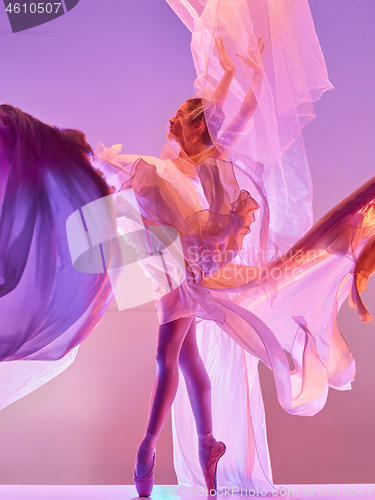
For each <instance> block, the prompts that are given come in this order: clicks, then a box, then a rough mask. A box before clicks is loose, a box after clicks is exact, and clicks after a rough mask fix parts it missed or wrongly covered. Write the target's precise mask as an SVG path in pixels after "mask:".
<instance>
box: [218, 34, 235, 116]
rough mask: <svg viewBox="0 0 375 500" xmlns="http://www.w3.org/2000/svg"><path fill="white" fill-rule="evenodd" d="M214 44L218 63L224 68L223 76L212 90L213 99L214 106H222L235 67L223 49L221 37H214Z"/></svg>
mask: <svg viewBox="0 0 375 500" xmlns="http://www.w3.org/2000/svg"><path fill="white" fill-rule="evenodd" d="M215 45H216V48H217V51H218V52H219V63H220V66H221V67H222V68H223V70H224V76H223V77H222V79H221V80H220V83H219V85H218V86H217V88H216V90H215V92H214V95H213V100H214V103H215V105H216V106H218V107H222V106H223V104H224V101H225V99H226V97H227V94H228V90H229V87H230V84H231V83H232V80H233V77H234V73H235V72H236V67H235V65H234V64H233V62H232V61H231V59H230V58H229V56H228V54H227V52H226V50H225V46H224V42H223V39H222V38H219V39H217V38H215Z"/></svg>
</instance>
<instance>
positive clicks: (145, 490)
mask: <svg viewBox="0 0 375 500" xmlns="http://www.w3.org/2000/svg"><path fill="white" fill-rule="evenodd" d="M155 458H156V451H154V456H153V458H152V467H151V469H150V471H149V472H148V473H147V474H146V475H145V476H143V477H138V476H137V474H136V470H135V469H134V473H133V482H134V484H135V487H136V489H137V493H138V496H140V497H149V496H150V495H151V493H152V488H153V486H154V469H155V465H156V461H155Z"/></svg>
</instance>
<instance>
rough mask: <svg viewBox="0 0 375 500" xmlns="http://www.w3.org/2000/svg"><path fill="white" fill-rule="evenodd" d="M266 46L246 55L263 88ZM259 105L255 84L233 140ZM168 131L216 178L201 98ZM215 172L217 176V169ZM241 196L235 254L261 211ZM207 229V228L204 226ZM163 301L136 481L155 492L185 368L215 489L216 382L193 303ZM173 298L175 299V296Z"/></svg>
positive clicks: (224, 61)
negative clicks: (166, 428) (162, 441)
mask: <svg viewBox="0 0 375 500" xmlns="http://www.w3.org/2000/svg"><path fill="white" fill-rule="evenodd" d="M215 44H216V48H217V50H218V53H219V59H220V65H221V67H222V68H223V70H224V76H223V78H222V80H221V82H220V84H219V85H218V87H217V89H216V91H215V93H214V96H213V107H215V108H218V109H219V110H220V106H221V105H222V103H223V102H224V100H225V98H226V94H227V92H228V89H229V86H230V83H231V81H232V79H233V76H234V72H235V67H234V64H233V63H232V61H231V60H230V58H229V57H228V55H227V53H226V51H225V47H224V43H223V40H222V39H220V40H215ZM264 48H265V45H264V44H262V42H261V37H259V39H258V54H256V53H255V51H254V50H252V49H251V48H249V53H248V56H247V57H242V60H243V61H244V62H245V64H247V65H248V66H249V67H252V68H253V69H254V85H258V86H261V81H262V76H263V71H264V68H263V65H262V63H261V55H262V54H263V52H264ZM256 104H257V102H256V98H255V95H254V91H253V88H252V87H250V89H249V90H248V92H247V94H246V96H245V99H244V102H243V104H242V106H241V108H240V110H239V113H238V115H237V116H236V118H235V119H234V120H233V121H232V123H231V124H230V126H229V127H228V129H227V133H228V136H229V135H230V136H231V137H232V139H234V138H235V137H236V134H237V133H240V132H241V130H242V129H243V127H244V125H245V123H246V121H247V120H249V119H250V118H251V116H252V115H253V113H254V111H255V109H256ZM169 130H170V135H171V136H172V137H173V139H174V140H175V141H176V142H177V143H178V144H179V146H180V153H179V157H178V158H177V159H176V161H175V165H176V167H177V168H178V169H179V171H181V172H182V173H183V174H184V175H185V176H187V177H188V178H190V179H191V180H192V182H194V181H197V179H198V178H199V177H198V175H200V179H201V182H203V178H204V176H205V175H206V182H207V181H210V180H211V182H212V179H210V178H209V177H208V176H207V174H205V173H204V172H203V168H201V171H200V174H198V175H197V172H196V169H195V167H196V165H200V167H203V166H204V165H205V163H204V162H205V161H206V160H208V159H220V160H225V156H224V155H223V153H221V152H220V151H218V150H217V149H216V148H215V147H214V146H212V145H211V144H212V141H211V138H210V135H209V132H208V129H207V125H206V121H205V114H204V109H203V103H202V100H201V99H199V98H198V99H189V100H187V101H185V102H184V103H183V104H182V106H180V108H179V109H178V110H177V113H176V115H175V117H173V118H172V119H171V120H170V129H169ZM210 145H211V146H210ZM230 145H231V144H230V141H229V140H228V141H227V146H228V147H230ZM138 169H139V166H138ZM215 173H216V174H217V172H215ZM143 175H144V174H143ZM137 176H138V175H137V174H136V173H135V174H134V175H133V178H132V180H130V181H128V183H126V184H125V185H123V189H125V188H126V187H132V186H134V185H135V184H136V183H137V179H136V177H137ZM215 181H219V179H218V178H217V179H215V180H214V182H215ZM140 182H142V181H140ZM219 182H220V181H219ZM142 187H143V186H142ZM222 196H223V193H217V194H216V200H213V203H212V204H211V206H210V209H212V210H214V209H216V210H217V207H216V208H215V204H216V205H217V206H219V205H220V204H221V205H223V200H222V199H221V198H222ZM241 197H242V200H241V203H243V204H245V205H246V208H245V207H244V206H242V207H241V210H242V212H243V214H241V215H240V210H239V211H238V212H237V213H236V212H235V210H233V213H232V214H231V216H229V218H227V222H226V225H227V228H228V229H229V231H230V232H231V233H232V237H234V238H235V239H236V245H235V247H236V248H235V249H234V248H229V246H230V245H229V244H227V245H226V246H227V248H226V252H227V251H228V252H229V253H232V256H233V257H234V255H235V253H237V252H238V251H239V249H240V247H241V242H242V238H243V236H244V235H245V234H246V233H247V232H248V230H249V224H250V221H251V220H252V213H253V211H254V210H255V209H257V203H256V202H255V201H254V200H253V199H252V198H250V197H247V198H248V199H246V197H245V196H244V195H243V194H242V196H241ZM158 202H159V200H158ZM195 211H199V207H195ZM159 214H162V209H161V208H159ZM236 216H237V218H238V217H239V218H240V220H241V222H242V223H243V227H242V228H240V227H238V228H237V233H238V234H236V233H235V232H234V231H233V229H232V230H231V229H230V225H231V224H236V222H235V217H236ZM202 230H204V226H203V227H202ZM210 237H211V238H212V237H214V235H211V236H209V237H208V238H210ZM232 246H233V245H232ZM186 259H188V262H190V263H191V261H192V260H191V257H190V258H189V256H188V255H186ZM195 269H197V266H195ZM190 272H194V270H193V269H192V268H190ZM194 280H195V281H196V282H199V280H200V278H198V277H196V276H195V277H194ZM162 300H163V299H161V301H159V302H158V305H159V309H160V311H161V312H160V316H162V317H163V318H162V322H161V325H160V326H159V331H158V340H157V353H156V360H157V374H156V377H155V381H154V385H153V389H152V395H151V401H150V410H149V416H148V422H147V426H146V431H145V435H144V438H143V440H142V442H141V444H140V445H139V448H138V453H137V461H136V468H135V471H134V482H135V484H136V487H137V491H138V493H139V495H140V496H149V495H150V494H151V491H152V485H153V470H154V467H155V446H156V442H157V438H158V436H159V434H160V432H161V430H162V426H163V424H164V422H165V419H166V417H167V415H168V413H169V410H170V407H171V405H172V403H173V400H174V397H175V395H176V392H177V387H178V372H179V367H180V369H181V371H182V373H183V376H184V378H185V382H186V386H187V390H188V394H189V399H190V404H191V407H192V410H193V413H194V417H195V422H196V429H197V433H198V441H199V462H200V465H201V467H202V472H203V476H204V479H205V483H206V487H207V490H208V491H209V492H210V491H212V490H216V488H217V484H216V468H217V463H218V460H219V458H220V457H221V456H222V455H223V454H224V453H225V449H226V448H225V445H224V443H222V442H221V441H216V440H215V438H214V437H213V434H212V432H213V430H212V414H211V411H212V410H211V385H210V380H209V377H208V374H207V371H206V369H205V367H204V363H203V361H202V359H201V357H200V354H199V350H198V346H197V341H196V331H195V329H196V326H195V318H194V306H193V307H192V308H190V310H189V308H187V307H186V305H185V304H184V303H183V301H181V298H180V299H179V300H178V301H176V302H175V303H174V307H173V309H172V308H171V306H170V305H168V306H167V307H166V306H163V304H162V303H161V302H162ZM168 300H171V299H170V297H169V298H168ZM179 302H180V303H179ZM176 306H178V307H176ZM178 309H180V311H178ZM177 315H178V317H177ZM168 316H169V317H170V316H173V317H176V319H173V320H169V319H168Z"/></svg>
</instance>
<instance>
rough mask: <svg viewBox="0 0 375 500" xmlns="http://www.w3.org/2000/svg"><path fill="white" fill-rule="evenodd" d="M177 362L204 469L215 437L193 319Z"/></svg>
mask: <svg viewBox="0 0 375 500" xmlns="http://www.w3.org/2000/svg"><path fill="white" fill-rule="evenodd" d="M179 364H180V368H181V371H182V373H183V375H184V378H185V383H186V389H187V393H188V396H189V400H190V404H191V408H192V410H193V414H194V419H195V425H196V427H197V433H198V445H199V448H198V449H199V461H200V464H201V466H202V468H203V469H204V468H205V466H206V463H207V459H208V456H209V454H210V451H211V448H212V446H213V445H214V444H215V442H216V439H215V438H214V437H213V434H212V406H211V382H210V378H209V376H208V373H207V371H206V368H205V366H204V363H203V360H202V358H201V355H200V353H199V349H198V344H197V337H196V325H195V319H194V321H193V322H192V323H191V325H190V328H189V331H188V333H187V334H186V337H185V339H184V342H183V344H182V347H181V352H180V358H179Z"/></svg>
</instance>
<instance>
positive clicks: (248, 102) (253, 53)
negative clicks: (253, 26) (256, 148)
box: [214, 36, 265, 147]
mask: <svg viewBox="0 0 375 500" xmlns="http://www.w3.org/2000/svg"><path fill="white" fill-rule="evenodd" d="M253 47H254V43H251V42H250V45H249V48H248V55H247V56H246V57H245V56H243V55H241V54H237V57H239V58H240V59H241V60H242V61H243V63H244V64H246V66H248V67H249V68H251V69H253V71H254V74H253V80H252V84H251V86H250V88H249V90H248V91H247V93H246V95H245V98H244V100H243V103H242V105H241V107H240V110H239V112H238V113H237V115H236V116H235V117H234V118H233V120H232V121H231V122H230V124H229V125H228V127H227V128H226V129H225V131H224V133H223V135H222V138H223V139H224V141H225V145H226V146H227V147H230V145H231V144H233V143H234V142H235V141H236V139H237V137H238V135H239V134H240V133H241V132H242V131H243V129H244V128H245V125H246V123H247V122H248V121H249V119H250V118H251V117H252V116H253V114H254V112H255V110H256V108H257V105H258V101H257V98H256V96H255V93H254V90H253V89H254V88H257V89H258V91H260V89H261V87H262V82H263V75H264V66H263V62H262V54H263V52H264V47H265V45H264V43H262V37H261V36H260V37H259V38H258V41H257V47H256V48H253ZM224 52H225V49H224ZM232 64H233V63H232ZM225 77H226V75H224V77H223V79H222V81H221V82H220V84H219V86H218V88H217V90H218V89H219V88H220V87H221V86H222V82H223V80H224V78H225ZM232 78H233V76H232ZM228 88H229V86H228ZM220 92H221V91H220ZM227 92H228V89H227ZM215 94H216V92H215ZM214 97H215V95H214ZM225 97H226V94H225Z"/></svg>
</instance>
